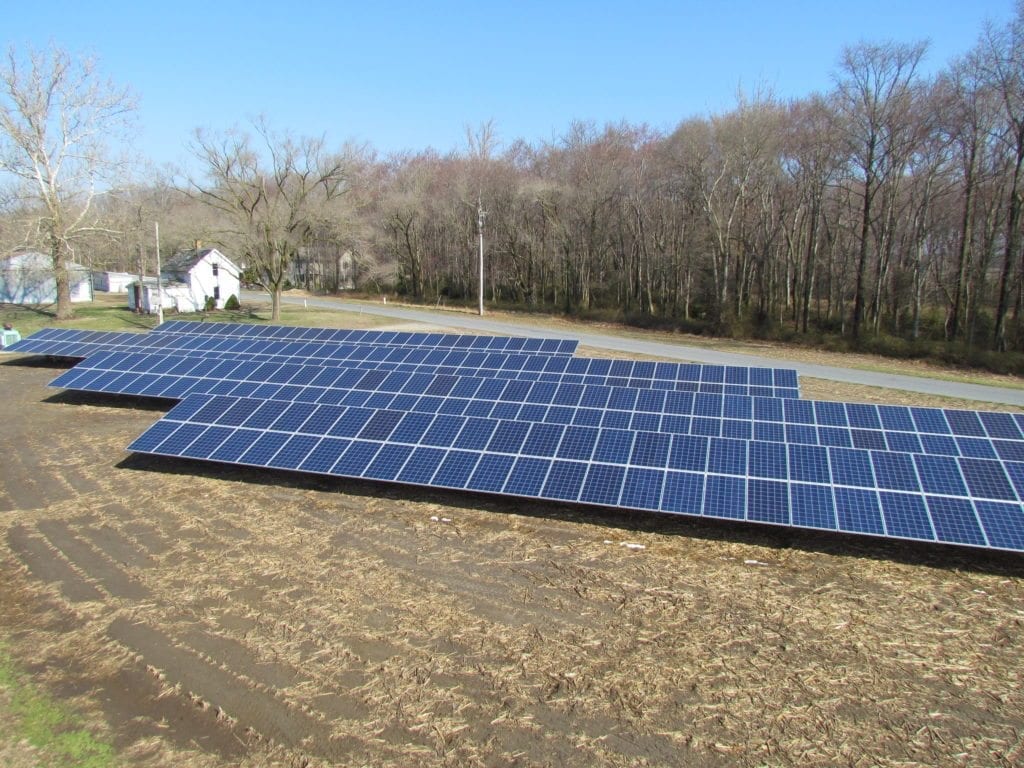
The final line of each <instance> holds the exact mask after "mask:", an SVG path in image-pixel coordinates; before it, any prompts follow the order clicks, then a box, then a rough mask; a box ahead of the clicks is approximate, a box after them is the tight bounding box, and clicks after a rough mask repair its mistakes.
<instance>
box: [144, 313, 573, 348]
mask: <svg viewBox="0 0 1024 768" xmlns="http://www.w3.org/2000/svg"><path fill="white" fill-rule="evenodd" d="M152 332H153V333H154V334H177V335H186V336H225V337H230V338H245V339H261V340H269V339H279V340H287V341H306V342H346V343H358V344H386V345H393V346H421V347H430V348H437V347H451V348H465V349H488V350H506V349H507V350H522V349H527V348H529V349H532V350H536V351H542V352H548V353H552V354H564V355H571V354H573V353H574V352H575V351H576V347H577V345H578V343H579V342H578V341H576V340H575V339H557V338H545V339H539V338H527V337H522V336H474V335H469V334H465V335H464V334H454V333H422V332H409V331H374V330H346V329H334V328H304V327H299V326H283V325H254V324H248V323H218V322H196V321H189V320H169V321H167V322H165V323H162V324H161V325H158V326H157V327H156V328H154V329H153V331H152Z"/></svg>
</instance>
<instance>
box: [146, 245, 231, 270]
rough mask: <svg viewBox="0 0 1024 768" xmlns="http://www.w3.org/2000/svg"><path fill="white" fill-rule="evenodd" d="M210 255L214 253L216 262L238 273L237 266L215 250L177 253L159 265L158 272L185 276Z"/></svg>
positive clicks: (191, 250) (205, 249)
mask: <svg viewBox="0 0 1024 768" xmlns="http://www.w3.org/2000/svg"><path fill="white" fill-rule="evenodd" d="M211 253H216V254H217V256H218V261H219V262H220V263H221V264H223V265H225V266H226V267H227V268H228V269H230V270H232V271H234V272H238V271H239V270H238V265H237V264H235V262H233V261H232V260H231V259H229V258H228V257H227V256H225V255H224V254H223V253H222V252H221V251H218V250H217V249H216V248H200V249H199V250H196V249H194V248H192V249H190V250H187V251H178V252H177V253H176V254H174V255H173V256H171V257H170V258H169V259H167V260H165V261H164V263H163V264H161V265H160V271H161V272H163V273H165V274H166V273H170V274H174V275H186V274H188V273H189V272H191V271H192V269H193V268H194V267H195V266H196V264H198V263H199V262H200V261H202V260H203V259H205V258H206V257H207V256H209V255H210V254H211Z"/></svg>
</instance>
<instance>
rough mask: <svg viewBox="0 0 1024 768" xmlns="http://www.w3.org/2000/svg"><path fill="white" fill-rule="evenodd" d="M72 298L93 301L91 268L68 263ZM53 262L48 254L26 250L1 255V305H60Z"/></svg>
mask: <svg viewBox="0 0 1024 768" xmlns="http://www.w3.org/2000/svg"><path fill="white" fill-rule="evenodd" d="M68 273H69V278H70V280H71V301H74V302H83V301H92V281H91V280H90V279H89V270H88V269H86V268H85V267H83V266H82V265H81V264H75V263H74V262H68ZM56 303H57V281H56V280H55V279H54V277H53V261H52V259H51V258H50V257H49V256H48V255H47V254H45V253H39V252H38V251H23V252H21V253H16V254H14V255H12V256H8V257H6V258H0V304H56Z"/></svg>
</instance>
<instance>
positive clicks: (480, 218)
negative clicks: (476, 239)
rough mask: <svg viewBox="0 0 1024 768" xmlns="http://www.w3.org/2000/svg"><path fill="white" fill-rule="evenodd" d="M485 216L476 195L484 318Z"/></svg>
mask: <svg viewBox="0 0 1024 768" xmlns="http://www.w3.org/2000/svg"><path fill="white" fill-rule="evenodd" d="M486 215H487V211H485V210H484V204H483V202H482V201H481V199H480V195H477V198H476V227H477V231H478V232H479V233H480V317H483V316H484V217H485V216H486Z"/></svg>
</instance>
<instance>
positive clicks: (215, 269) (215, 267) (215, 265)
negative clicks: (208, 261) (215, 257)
mask: <svg viewBox="0 0 1024 768" xmlns="http://www.w3.org/2000/svg"><path fill="white" fill-rule="evenodd" d="M219 267H220V265H219V264H217V263H216V262H214V265H213V276H214V277H216V276H217V270H218V268H219Z"/></svg>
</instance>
